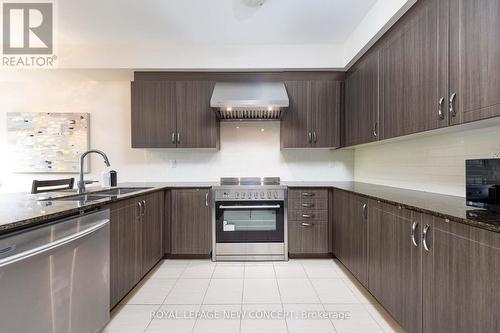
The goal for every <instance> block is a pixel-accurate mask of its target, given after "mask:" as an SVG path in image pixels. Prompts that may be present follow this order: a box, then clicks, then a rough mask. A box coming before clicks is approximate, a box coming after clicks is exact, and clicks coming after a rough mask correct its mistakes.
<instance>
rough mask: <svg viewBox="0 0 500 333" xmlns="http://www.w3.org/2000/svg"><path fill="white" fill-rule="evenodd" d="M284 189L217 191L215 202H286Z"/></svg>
mask: <svg viewBox="0 0 500 333" xmlns="http://www.w3.org/2000/svg"><path fill="white" fill-rule="evenodd" d="M285 192H286V191H285V190H283V189H216V190H215V201H223V200H233V201H237V200H248V201H250V200H268V201H269V200H279V201H282V200H285Z"/></svg>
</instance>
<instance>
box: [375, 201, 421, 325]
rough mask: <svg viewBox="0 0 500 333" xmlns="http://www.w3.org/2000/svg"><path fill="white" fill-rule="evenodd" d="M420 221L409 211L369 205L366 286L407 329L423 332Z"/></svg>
mask: <svg viewBox="0 0 500 333" xmlns="http://www.w3.org/2000/svg"><path fill="white" fill-rule="evenodd" d="M414 223H415V231H414V237H415V238H414V241H415V243H414V242H413V240H412V238H411V235H412V227H413V226H414ZM420 224H421V223H420V215H419V214H417V213H413V212H411V211H409V210H406V209H400V208H399V207H397V206H393V205H388V204H384V203H377V204H372V206H371V207H370V216H369V226H368V229H369V231H368V246H369V250H368V253H369V258H368V263H369V264H368V275H369V288H368V289H369V290H370V292H371V293H372V294H373V295H374V296H375V297H376V298H377V300H378V301H379V302H380V303H381V304H382V305H383V306H384V308H385V309H386V310H387V311H389V313H390V314H391V315H392V316H393V317H394V318H395V319H396V320H397V321H398V322H399V323H400V325H401V326H402V327H403V328H404V329H405V331H406V332H421V331H422V293H421V291H422V288H421V281H422V279H421V265H422V263H421V250H420V249H421V244H420V237H419V227H420Z"/></svg>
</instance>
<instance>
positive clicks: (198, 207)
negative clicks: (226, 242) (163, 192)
mask: <svg viewBox="0 0 500 333" xmlns="http://www.w3.org/2000/svg"><path fill="white" fill-rule="evenodd" d="M171 195H172V222H171V223H172V226H171V228H172V232H171V234H172V240H171V243H172V254H193V255H207V256H208V255H209V254H210V251H211V248H212V232H211V231H212V227H211V224H212V220H211V217H212V214H211V211H212V210H211V207H210V189H174V190H172V192H171Z"/></svg>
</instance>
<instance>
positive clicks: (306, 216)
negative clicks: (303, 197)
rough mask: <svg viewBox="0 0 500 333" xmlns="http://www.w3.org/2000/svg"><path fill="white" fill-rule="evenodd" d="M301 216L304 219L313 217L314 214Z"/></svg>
mask: <svg viewBox="0 0 500 333" xmlns="http://www.w3.org/2000/svg"><path fill="white" fill-rule="evenodd" d="M302 217H303V218H305V219H310V218H313V217H314V215H313V214H302Z"/></svg>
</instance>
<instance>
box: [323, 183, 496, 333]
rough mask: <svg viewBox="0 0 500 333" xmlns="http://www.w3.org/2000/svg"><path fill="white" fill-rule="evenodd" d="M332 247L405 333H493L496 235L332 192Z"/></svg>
mask: <svg viewBox="0 0 500 333" xmlns="http://www.w3.org/2000/svg"><path fill="white" fill-rule="evenodd" d="M365 202H366V203H367V205H368V211H369V213H368V227H367V235H368V237H365V236H366V233H365V230H366V229H365V228H366V227H363V225H365V224H363V223H360V221H362V220H363V219H362V218H360V214H362V213H360V209H359V205H360V204H363V205H364V204H365ZM361 212H362V210H361ZM363 239H365V242H366V244H367V246H368V249H367V253H368V257H367V258H366V259H365V257H364V255H363V252H364V251H365V250H364V249H363V246H362V245H361V244H360V243H361V242H363ZM332 247H333V253H334V254H335V256H336V257H337V258H338V259H339V260H340V261H341V262H342V264H343V265H344V266H346V267H347V268H348V269H349V270H350V271H351V272H352V273H353V275H354V276H355V277H356V278H357V279H358V280H359V281H360V282H361V283H363V284H365V282H366V281H367V282H368V284H365V286H366V287H367V288H368V290H369V291H370V293H371V294H372V295H373V296H374V297H375V298H376V299H377V300H378V302H380V304H381V305H382V306H383V307H384V308H385V309H386V310H387V311H388V312H389V313H390V314H391V315H392V316H393V317H394V319H395V320H396V321H397V322H399V324H400V325H401V326H402V327H403V328H404V330H405V331H406V332H411V333H413V332H417V333H420V332H423V333H441V332H458V333H460V332H464V333H465V332H500V317H499V316H498V313H500V289H499V288H498V286H499V285H500V233H495V232H491V231H487V230H483V229H479V228H475V227H472V226H468V225H465V224H460V223H458V222H452V221H449V220H446V219H442V218H439V217H436V216H434V215H428V214H422V213H418V212H415V211H412V210H408V209H405V208H403V207H400V206H397V205H391V204H386V203H381V202H377V201H373V200H367V199H365V198H364V197H362V196H359V195H356V194H352V193H348V192H345V191H342V190H337V189H335V190H334V191H333V244H332ZM363 265H365V266H364V267H366V270H367V272H368V276H367V277H366V278H365V276H364V275H363V273H364V269H363Z"/></svg>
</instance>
